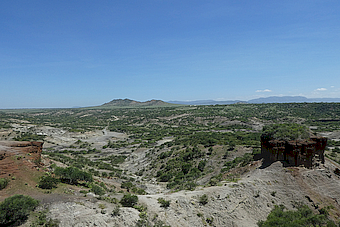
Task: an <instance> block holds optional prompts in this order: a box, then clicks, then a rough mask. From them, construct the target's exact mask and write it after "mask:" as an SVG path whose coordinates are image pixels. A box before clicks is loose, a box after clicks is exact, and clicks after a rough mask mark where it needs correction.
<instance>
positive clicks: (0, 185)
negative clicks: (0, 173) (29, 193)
mask: <svg viewBox="0 0 340 227" xmlns="http://www.w3.org/2000/svg"><path fill="white" fill-rule="evenodd" d="M8 183H9V180H8V179H6V178H0V190H1V189H4V188H6V187H7V185H8Z"/></svg>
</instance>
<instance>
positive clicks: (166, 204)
mask: <svg viewBox="0 0 340 227" xmlns="http://www.w3.org/2000/svg"><path fill="white" fill-rule="evenodd" d="M157 201H158V203H160V204H161V207H164V208H168V207H169V206H170V200H165V199H164V198H158V199H157Z"/></svg>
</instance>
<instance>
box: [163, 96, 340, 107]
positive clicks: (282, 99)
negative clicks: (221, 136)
mask: <svg viewBox="0 0 340 227" xmlns="http://www.w3.org/2000/svg"><path fill="white" fill-rule="evenodd" d="M294 102H296V103H303V102H340V98H306V97H304V96H270V97H266V98H257V99H251V100H248V101H241V100H228V101H216V100H195V101H168V103H173V104H182V105H229V104H236V103H254V104H258V103H294Z"/></svg>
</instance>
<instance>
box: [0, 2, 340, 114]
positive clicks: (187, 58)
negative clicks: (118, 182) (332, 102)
mask: <svg viewBox="0 0 340 227" xmlns="http://www.w3.org/2000/svg"><path fill="white" fill-rule="evenodd" d="M339 12H340V2H339V1H337V0H329V1H328V0H320V1H317V0H315V1H314V0H311V1H305V0H304V1H300V0H293V1H291V0H287V1H269V0H268V1H261V0H258V1H251V0H248V1H243V0H234V1H228V0H223V1H214V0H211V1H210V0H209V1H208V0H206V1H200V0H195V1H191V0H190V1H189V0H186V1H183V0H182V1H177V0H174V1H172V0H169V1H166V0H144V1H137V0H135V1H129V0H126V1H114V0H111V1H86V0H81V1H72V0H65V1H64V0H58V1H54V0H52V1H45V0H44V1H35V0H30V1H26V0H16V1H1V2H0V31H1V34H0V96H1V98H0V108H31V107H32V108H33V107H34V108H38V107H73V106H93V105H100V104H103V103H105V102H108V101H110V100H112V99H116V98H130V99H134V100H138V101H146V100H150V99H161V100H165V101H168V100H183V101H184V100H202V99H214V100H235V99H238V100H249V99H252V98H258V97H267V96H277V95H303V96H306V97H337V98H339V97H340V83H339V82H340V64H339V63H340V26H339V25H340V14H339Z"/></svg>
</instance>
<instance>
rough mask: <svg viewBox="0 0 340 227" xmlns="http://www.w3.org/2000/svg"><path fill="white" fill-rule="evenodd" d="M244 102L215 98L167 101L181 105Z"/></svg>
mask: <svg viewBox="0 0 340 227" xmlns="http://www.w3.org/2000/svg"><path fill="white" fill-rule="evenodd" d="M240 102H241V103H246V102H244V101H240V100H229V101H215V100H196V101H168V103H173V104H181V105H229V104H235V103H240Z"/></svg>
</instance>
